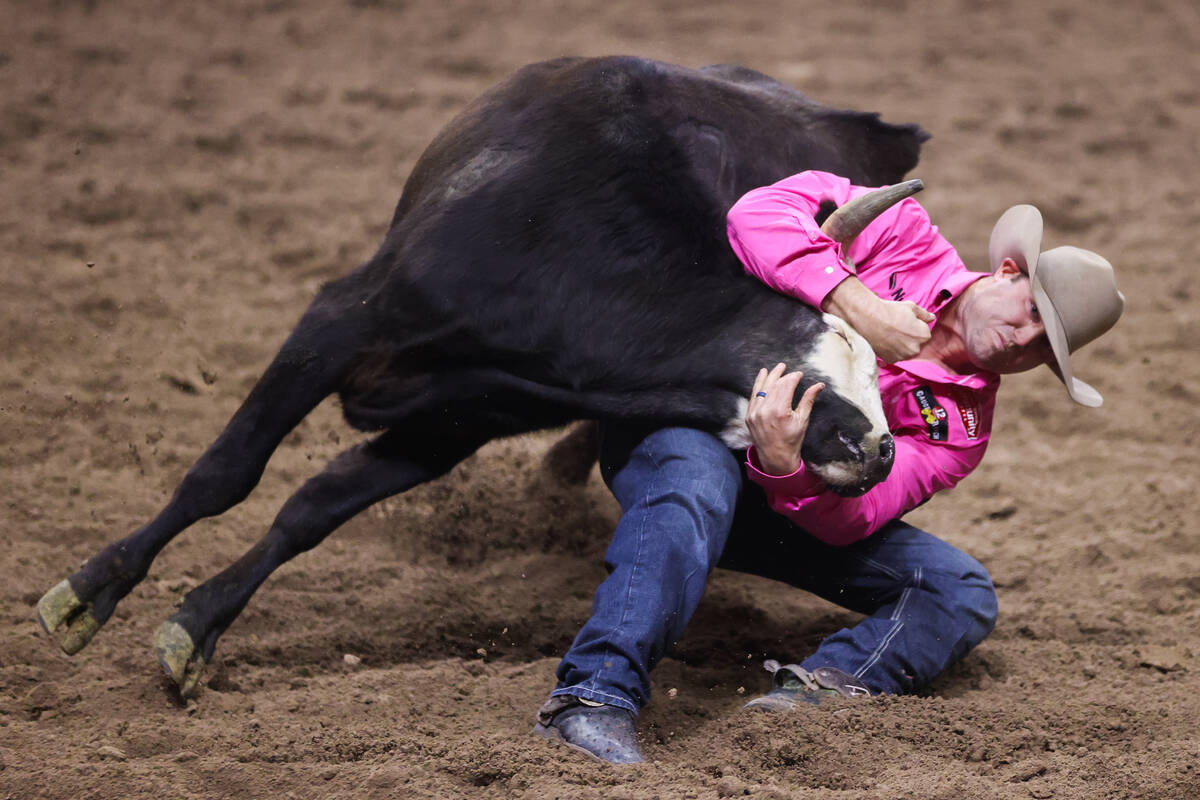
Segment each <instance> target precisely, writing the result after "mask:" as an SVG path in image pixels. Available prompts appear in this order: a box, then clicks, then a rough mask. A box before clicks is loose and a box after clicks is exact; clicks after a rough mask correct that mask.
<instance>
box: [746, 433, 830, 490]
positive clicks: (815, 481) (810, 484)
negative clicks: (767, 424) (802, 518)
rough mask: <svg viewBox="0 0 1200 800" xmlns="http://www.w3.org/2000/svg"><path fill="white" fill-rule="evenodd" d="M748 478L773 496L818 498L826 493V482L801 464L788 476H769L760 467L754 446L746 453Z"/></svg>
mask: <svg viewBox="0 0 1200 800" xmlns="http://www.w3.org/2000/svg"><path fill="white" fill-rule="evenodd" d="M746 476H747V477H748V478H750V480H752V481H754V482H755V483H757V484H758V485H759V486H761V487H763V488H764V489H766V490H767V491H768V492H770V493H771V494H773V495H783V496H785V497H816V496H817V495H819V494H821V493H822V492H824V491H825V488H826V487H825V482H824V481H823V480H821V479H820V478H819V477H817V476H816V474H814V473H812V472H810V471H809V470H808V468H807V467H806V466H805V465H804V462H803V461H801V462H800V466H799V468H797V470H796V471H795V472H792V473H790V474H788V475H768V474H767V473H765V472H763V471H762V469H761V468H760V467H759V466H758V453H757V452H755V449H754V445H750V449H749V450H747V451H746Z"/></svg>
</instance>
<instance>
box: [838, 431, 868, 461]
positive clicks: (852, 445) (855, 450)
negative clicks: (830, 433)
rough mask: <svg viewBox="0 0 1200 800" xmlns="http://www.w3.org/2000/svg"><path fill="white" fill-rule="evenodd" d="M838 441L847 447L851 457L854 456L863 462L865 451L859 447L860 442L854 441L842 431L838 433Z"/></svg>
mask: <svg viewBox="0 0 1200 800" xmlns="http://www.w3.org/2000/svg"><path fill="white" fill-rule="evenodd" d="M838 441H840V442H841V443H842V444H844V445H845V446H846V449H847V450H849V451H850V455H852V456H854V457H855V458H856V459H858V460H859V461H862V457H863V451H862V448H861V447H859V446H858V442H856V441H854V440H853V439H851V438H850V437H849V436H847V435H846V434H844V433H842V432H840V431H839V432H838Z"/></svg>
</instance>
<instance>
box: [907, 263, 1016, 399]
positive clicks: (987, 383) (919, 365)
mask: <svg viewBox="0 0 1200 800" xmlns="http://www.w3.org/2000/svg"><path fill="white" fill-rule="evenodd" d="M988 274H989V273H987V272H970V271H968V270H964V271H962V272H956V273H953V274H951V275H949V276H947V277H946V278H945V279H944V280H942V281H941V282H940V283H939V284H938V287H937V292H936V293H935V294H934V296H933V299H932V301H931V305H932V306H933V307H932V308H930V309H927V310H928V311H929V312H930V313H931V314H933V315H934V316H935V317H936V316H937V313H938V311H939V310H940V309H943V308H945V307H946V305H947V304H948V303H949V302H950V301H951V300H953V299H954V298H956V297H958V296H959V295H960V294H962V293H963V292H964V291H966V288H967V287H968V286H970V285H971V284H972V283H974V282H975V281H977V280H979V279H980V278H986V277H987V276H988ZM932 324H933V325H936V324H937V321H936V320H934V322H933V323H932ZM893 366H895V367H897V368H899V369H901V370H903V371H905V372H907V373H908V374H909V375H913V376H915V377H917V378H921V379H923V380H927V381H933V382H934V383H948V384H953V385H955V386H964V387H966V388H969V389H987V388H992V389H995V388H996V387H997V386H999V385H1000V376H999V375H997V374H996V373H994V372H990V371H988V370H978V371H976V372H970V373H967V374H965V375H959V374H957V373H954V372H947V371H946V370H945V369H943V368H942V367H941V366H940V365H938V364H935V363H933V362H932V361H922V360H918V359H915V358H914V359H911V360H908V361H897V362H896V363H895V364H894V365H893Z"/></svg>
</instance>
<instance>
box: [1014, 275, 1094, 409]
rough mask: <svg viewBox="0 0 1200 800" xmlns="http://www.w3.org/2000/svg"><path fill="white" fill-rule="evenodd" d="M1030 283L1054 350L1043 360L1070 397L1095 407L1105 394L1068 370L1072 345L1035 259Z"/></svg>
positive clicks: (1069, 368)
mask: <svg viewBox="0 0 1200 800" xmlns="http://www.w3.org/2000/svg"><path fill="white" fill-rule="evenodd" d="M1029 283H1030V286H1032V288H1033V301H1034V302H1035V303H1037V307H1038V314H1039V315H1040V316H1041V318H1042V324H1043V325H1045V327H1046V338H1047V339H1049V340H1050V350H1051V351H1052V352H1053V353H1054V360H1053V361H1048V362H1046V366H1048V367H1050V370H1051V371H1052V372H1053V373H1054V374H1055V375H1056V376H1058V379H1059V380H1060V381H1062V382H1063V386H1065V387H1066V388H1067V394H1068V395H1070V397H1071V399H1072V400H1074V401H1075V402H1076V403H1079V404H1080V405H1083V406H1087V407H1088V408H1098V407H1099V406H1100V405H1101V404H1102V403H1103V402H1104V398H1102V397H1101V396H1100V393H1099V392H1097V391H1096V390H1095V389H1094V388H1092V387H1091V386H1090V385H1088V384H1086V383H1084V382H1083V381H1081V380H1079V379H1078V378H1076V377H1075V375H1074V373H1073V372H1072V371H1071V348H1070V345H1068V344H1067V334H1066V330H1065V328H1064V326H1063V323H1062V318H1061V317H1059V315H1058V309H1056V308H1055V307H1054V303H1053V302H1052V301H1051V300H1050V295H1048V294H1046V290H1045V289H1043V288H1042V282H1041V281H1040V280H1038V276H1037V265H1036V262H1035V264H1034V268H1033V272H1032V273H1031V274H1030V276H1029Z"/></svg>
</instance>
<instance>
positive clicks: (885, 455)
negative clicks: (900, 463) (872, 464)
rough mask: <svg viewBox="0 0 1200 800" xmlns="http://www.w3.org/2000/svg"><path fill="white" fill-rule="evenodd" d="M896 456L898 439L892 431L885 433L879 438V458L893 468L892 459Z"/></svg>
mask: <svg viewBox="0 0 1200 800" xmlns="http://www.w3.org/2000/svg"><path fill="white" fill-rule="evenodd" d="M895 458H896V440H895V439H893V438H892V435H891V434H890V433H885V434H884V435H883V436H882V437H881V438H880V439H879V460H880V461H882V462H884V463H885V464H886V465H887V467H888V469H891V466H892V461H893V460H895Z"/></svg>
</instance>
